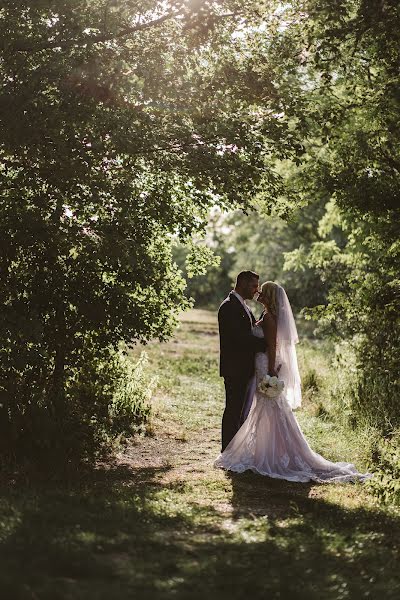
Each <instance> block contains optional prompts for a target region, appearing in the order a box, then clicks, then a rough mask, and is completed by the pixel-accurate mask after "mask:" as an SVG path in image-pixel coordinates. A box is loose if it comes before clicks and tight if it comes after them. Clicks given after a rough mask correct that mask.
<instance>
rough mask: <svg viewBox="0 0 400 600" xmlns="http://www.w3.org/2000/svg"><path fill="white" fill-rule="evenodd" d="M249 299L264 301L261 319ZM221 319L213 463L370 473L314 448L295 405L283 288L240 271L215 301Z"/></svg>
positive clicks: (279, 473)
mask: <svg viewBox="0 0 400 600" xmlns="http://www.w3.org/2000/svg"><path fill="white" fill-rule="evenodd" d="M252 299H255V300H257V301H258V302H260V303H261V304H262V305H263V308H264V310H263V312H262V315H261V317H260V319H259V320H258V321H256V319H255V317H254V315H253V313H252V312H251V310H250V308H249V307H248V306H247V304H246V300H252ZM218 324H219V334H220V349H221V355H220V374H221V376H222V377H223V378H224V383H225V394H226V406H225V411H224V414H223V418H222V452H221V454H220V455H219V457H218V458H217V460H216V461H215V466H217V467H221V468H223V469H227V470H230V471H235V472H238V473H241V472H243V471H246V470H251V471H254V472H256V473H259V474H261V475H267V476H269V477H274V478H278V479H286V480H289V481H302V482H305V481H311V480H312V481H317V482H345V481H355V480H361V481H363V480H364V479H365V478H367V477H369V474H361V473H358V472H357V470H356V468H355V467H354V465H352V464H350V463H345V462H340V463H333V462H330V461H328V460H326V459H324V458H323V457H322V456H321V455H320V454H317V453H316V452H314V451H313V450H312V449H311V448H310V446H309V445H308V443H307V440H306V439H305V437H304V435H303V433H302V431H301V429H300V427H299V424H298V422H297V419H296V417H295V416H294V414H293V412H292V410H293V409H294V408H297V407H299V406H300V404H301V386H300V375H299V369H298V365H297V356H296V349H295V344H296V343H297V342H298V337H297V329H296V324H295V321H294V318H293V313H292V309H291V306H290V303H289V300H288V298H287V295H286V292H285V290H284V289H283V287H282V286H280V285H278V284H277V283H275V282H273V281H267V282H265V283H263V284H262V286H261V288H260V287H259V276H258V275H257V273H254V272H253V271H242V272H241V273H239V275H238V276H237V279H236V285H235V289H234V290H233V291H231V292H230V294H229V296H228V297H227V298H226V299H225V300H224V301H223V303H222V304H221V306H220V308H219V311H218ZM278 378H279V379H278ZM270 384H273V385H272V386H271V387H274V386H275V388H274V389H271V387H269V386H270ZM270 392H271V393H270Z"/></svg>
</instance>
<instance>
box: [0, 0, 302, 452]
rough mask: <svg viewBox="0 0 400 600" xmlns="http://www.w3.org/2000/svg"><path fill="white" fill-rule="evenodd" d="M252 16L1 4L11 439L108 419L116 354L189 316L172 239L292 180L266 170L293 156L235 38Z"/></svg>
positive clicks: (6, 393) (3, 331)
mask: <svg viewBox="0 0 400 600" xmlns="http://www.w3.org/2000/svg"><path fill="white" fill-rule="evenodd" d="M256 5H257V3H254V4H252V3H249V4H247V5H246V8H245V9H244V3H241V2H236V1H232V2H230V1H226V2H217V1H205V2H167V3H166V2H160V3H158V2H147V1H146V0H142V1H138V2H134V3H132V2H120V1H118V0H116V1H115V2H103V1H98V0H86V1H85V2H77V1H76V0H75V1H72V2H68V3H65V2H63V1H62V0H54V1H52V2H49V3H41V2H39V3H34V4H32V3H30V2H20V3H18V5H15V3H11V2H4V3H3V4H2V7H1V9H0V32H1V39H2V40H3V43H2V49H1V55H2V61H1V67H0V76H1V84H2V87H1V90H2V91H1V95H0V106H1V114H2V122H1V131H0V135H1V139H0V154H1V159H2V167H1V170H0V187H1V192H2V200H1V205H0V211H1V225H0V229H1V231H0V239H1V271H0V297H1V302H2V306H3V310H2V314H1V317H0V319H1V320H0V342H1V344H0V345H1V354H0V369H1V377H0V381H1V383H0V394H1V407H2V408H1V411H0V412H1V419H0V420H1V424H2V430H3V434H4V435H3V441H4V444H5V445H9V446H13V445H15V444H16V443H17V441H18V440H19V439H20V436H21V435H25V434H24V432H25V433H26V431H27V430H28V429H29V428H30V430H31V429H32V427H33V425H32V423H33V417H32V414H33V413H35V411H36V412H37V413H38V414H39V415H43V414H46V415H47V417H49V418H50V420H53V421H54V422H57V423H58V424H59V425H60V427H63V426H65V423H66V420H67V419H68V418H70V417H71V414H73V413H74V411H77V413H76V414H77V415H78V416H77V419H78V421H79V419H80V418H81V416H82V415H81V413H80V412H79V411H80V410H81V408H82V406H83V405H85V407H86V408H85V409H84V410H85V411H86V412H85V418H86V420H87V421H88V422H91V420H93V419H94V420H96V419H97V417H98V415H99V411H100V409H99V404H101V402H103V401H102V400H101V398H102V397H103V396H102V394H103V391H104V389H105V388H104V385H105V384H104V385H103V384H102V385H100V383H99V385H97V384H96V381H97V382H100V381H103V383H104V377H103V376H102V375H101V372H102V373H103V372H104V364H106V363H107V356H108V355H109V354H110V353H111V355H112V353H113V352H114V351H115V350H116V349H117V348H118V347H119V344H120V343H121V342H126V343H128V344H130V343H132V342H133V341H146V340H149V339H151V338H154V337H158V338H159V339H164V338H165V337H167V336H168V335H169V334H170V332H171V330H172V327H173V324H174V315H175V314H176V313H177V311H178V310H180V309H181V308H182V307H184V306H186V299H185V296H184V294H183V290H184V285H185V284H184V281H183V280H182V278H181V276H180V275H179V273H178V270H177V268H176V266H175V265H174V262H173V260H172V250H171V247H172V243H173V240H174V239H175V238H176V237H178V238H179V239H180V240H182V241H185V240H188V239H190V238H191V236H192V235H197V233H198V232H199V231H201V230H202V229H203V228H204V226H205V221H206V215H207V213H208V210H209V208H210V206H213V205H215V204H218V205H220V206H222V207H227V206H232V205H241V206H244V207H245V206H248V205H249V204H250V202H251V200H252V196H253V193H254V191H257V190H259V191H261V190H263V193H264V195H266V196H268V193H269V192H270V193H274V191H275V190H276V189H277V188H278V187H279V185H280V183H279V181H280V179H279V177H278V176H277V175H276V174H275V173H274V169H273V165H269V163H268V159H269V157H270V156H271V155H272V154H273V155H276V156H278V157H280V158H283V157H287V156H289V155H290V154H291V153H293V152H298V148H296V147H295V144H292V143H291V142H288V141H287V140H285V139H284V136H283V135H282V134H283V132H284V130H285V124H280V123H279V120H277V119H276V117H275V116H274V113H273V111H272V110H271V107H266V106H265V92H264V91H263V90H262V89H261V87H260V84H261V83H262V81H261V78H260V76H259V74H258V70H257V65H254V64H252V61H251V60H248V59H247V58H246V56H245V55H244V54H243V45H244V41H243V40H242V39H241V38H240V36H238V37H233V32H234V31H235V30H236V29H237V27H238V23H243V22H245V21H243V19H247V20H248V23H249V24H251V23H252V22H256V21H257V20H259V17H258V16H257V13H256V12H255V10H254V9H255V7H256ZM269 79H271V74H270V75H269ZM269 85H270V90H271V93H270V94H269V96H270V98H271V103H272V105H273V106H275V105H277V104H279V100H278V98H277V95H276V94H273V86H272V83H271V82H270V84H269ZM261 92H262V93H261ZM268 93H269V92H268ZM266 132H268V136H267V135H266ZM282 140H283V141H282ZM268 190H269V191H268ZM89 374H90V377H89ZM110 376H111V375H110ZM88 377H89V380H91V381H92V382H93V386H94V387H93V386H92V387H90V386H91V384H90V381H88ZM102 377H103V378H102ZM105 379H107V378H105ZM83 381H85V382H86V383H85V385H84V384H83ZM96 385H97V387H96ZM82 386H83V387H85V386H86V387H85V389H86V390H87V389H88V386H89V388H90V389H91V390H92V391H91V392H90V394H92V397H90V398H86V399H85V398H83V397H80V394H81V391H80V390H82ZM94 388H95V389H96V390H97V391H96V392H94V391H93V389H94ZM90 394H89V396H90ZM73 399H75V400H74V402H73ZM103 404H104V402H103ZM82 410H83V409H82ZM100 412H102V414H103V416H104V414H105V413H107V410H106V409H104V407H103V408H102V409H101V411H100ZM35 414H36V413H35ZM47 417H46V418H47ZM38 423H39V424H38V426H37V427H38V430H40V427H41V424H40V418H39V419H38ZM71 427H72V426H71ZM33 429H34V427H33ZM37 433H38V431H37V430H36V431H34V432H33V433H32V438H34V437H35V435H37ZM57 436H58V438H59V439H60V436H59V435H58V434H57Z"/></svg>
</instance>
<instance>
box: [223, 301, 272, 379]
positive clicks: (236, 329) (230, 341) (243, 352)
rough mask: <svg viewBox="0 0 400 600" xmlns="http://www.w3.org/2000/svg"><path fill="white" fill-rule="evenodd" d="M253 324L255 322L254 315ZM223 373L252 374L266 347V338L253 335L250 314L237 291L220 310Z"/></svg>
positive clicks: (243, 375)
mask: <svg viewBox="0 0 400 600" xmlns="http://www.w3.org/2000/svg"><path fill="white" fill-rule="evenodd" d="M252 321H253V325H254V323H255V318H254V315H252ZM218 326H219V341H220V371H219V372H220V375H221V377H232V376H235V377H243V378H246V379H247V378H250V377H251V376H252V375H253V373H254V357H255V354H256V353H257V352H264V351H265V340H264V339H262V338H257V337H255V336H254V335H252V332H251V327H252V326H251V323H250V319H249V315H248V314H247V312H246V310H245V309H244V307H243V305H242V304H241V302H240V301H239V300H238V299H237V298H236V296H235V295H234V294H233V292H230V294H229V296H228V297H227V298H225V300H224V301H223V302H222V304H221V306H220V307H219V310H218Z"/></svg>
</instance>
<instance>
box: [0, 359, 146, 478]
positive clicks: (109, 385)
mask: <svg viewBox="0 0 400 600" xmlns="http://www.w3.org/2000/svg"><path fill="white" fill-rule="evenodd" d="M85 359H86V360H85V362H84V364H80V365H77V366H76V368H75V369H73V370H72V372H71V376H70V377H69V379H68V384H67V386H66V390H65V401H66V405H67V406H68V411H67V412H66V413H64V414H63V413H60V412H58V413H55V412H52V411H51V410H49V407H48V405H47V404H46V398H45V397H44V398H43V397H42V398H40V397H38V395H37V394H35V391H36V390H35V389H34V390H32V392H31V395H30V397H29V400H30V402H25V403H24V401H23V400H24V398H21V401H20V402H19V403H18V405H17V407H16V408H15V409H14V412H13V414H12V418H10V414H9V413H7V411H6V410H5V407H4V405H3V407H2V410H1V412H0V418H1V421H0V427H1V452H2V456H3V459H6V460H12V461H17V462H24V461H25V460H27V459H28V460H29V461H30V462H31V463H35V464H36V465H37V466H38V468H42V467H45V468H48V469H50V470H52V469H53V468H56V469H58V468H59V467H60V465H68V464H70V463H72V464H75V463H77V462H78V463H79V462H81V461H85V462H87V461H92V460H93V459H95V458H97V457H99V456H103V455H104V454H106V453H107V452H108V451H109V450H110V449H111V448H113V447H114V446H115V445H116V444H117V443H120V442H121V441H123V440H124V439H126V438H127V437H130V436H131V435H132V434H133V433H136V432H141V431H145V429H146V423H147V421H148V419H149V417H150V398H151V394H152V390H153V387H154V382H153V381H152V380H151V379H150V378H149V375H148V372H147V369H146V368H145V367H146V360H147V359H146V356H145V355H143V356H142V357H140V358H139V360H138V361H137V362H136V363H132V361H131V360H129V359H128V358H126V357H125V356H124V355H123V354H122V353H121V352H110V350H106V351H104V352H102V353H99V352H98V351H97V352H95V353H93V354H92V355H91V356H90V355H89V354H87V355H86V357H85Z"/></svg>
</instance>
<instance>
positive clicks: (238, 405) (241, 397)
mask: <svg viewBox="0 0 400 600" xmlns="http://www.w3.org/2000/svg"><path fill="white" fill-rule="evenodd" d="M250 379H251V377H247V378H246V377H244V378H243V377H224V382H225V395H226V405H225V410H224V415H223V417H222V451H224V450H225V448H226V447H227V445H228V444H229V442H230V441H231V439H232V438H233V437H234V436H235V434H236V433H237V431H238V430H239V428H240V426H241V424H242V421H241V416H242V410H243V407H244V402H245V399H246V390H247V385H248V383H249V381H250Z"/></svg>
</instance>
